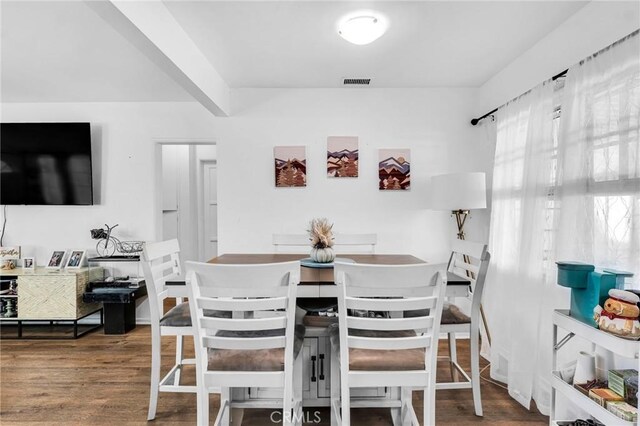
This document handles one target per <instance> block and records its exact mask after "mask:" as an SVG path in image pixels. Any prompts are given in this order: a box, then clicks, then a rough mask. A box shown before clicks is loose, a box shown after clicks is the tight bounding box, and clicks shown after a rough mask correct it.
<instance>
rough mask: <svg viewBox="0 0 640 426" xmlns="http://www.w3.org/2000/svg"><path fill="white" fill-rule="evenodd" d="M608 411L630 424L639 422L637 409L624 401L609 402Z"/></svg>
mask: <svg viewBox="0 0 640 426" xmlns="http://www.w3.org/2000/svg"><path fill="white" fill-rule="evenodd" d="M607 410H609V411H611V412H612V413H613V414H615V415H616V416H618V417H620V418H621V419H623V420H626V421H628V422H635V421H637V420H638V410H637V409H636V407H634V406H632V405H629V404H627V403H626V402H624V401H610V402H607Z"/></svg>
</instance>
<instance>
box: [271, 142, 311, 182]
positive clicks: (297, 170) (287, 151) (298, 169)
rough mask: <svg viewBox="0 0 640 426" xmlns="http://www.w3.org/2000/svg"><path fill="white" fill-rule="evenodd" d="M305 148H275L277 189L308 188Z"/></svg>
mask: <svg viewBox="0 0 640 426" xmlns="http://www.w3.org/2000/svg"><path fill="white" fill-rule="evenodd" d="M305 150H306V148H305V147H304V146H276V147H274V148H273V155H274V157H275V167H276V174H275V178H276V187H277V188H284V187H297V186H307V156H306V151H305Z"/></svg>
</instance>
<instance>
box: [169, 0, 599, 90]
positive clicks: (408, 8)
mask: <svg viewBox="0 0 640 426" xmlns="http://www.w3.org/2000/svg"><path fill="white" fill-rule="evenodd" d="M164 3H165V5H166V6H167V7H168V8H169V10H170V11H171V13H172V14H173V15H174V17H175V18H176V19H177V21H178V22H179V23H180V24H181V25H182V27H183V28H184V29H185V30H186V31H187V33H188V34H189V35H190V37H191V38H192V39H193V41H194V42H195V43H196V44H197V45H198V47H199V48H200V50H202V52H203V53H204V54H205V55H206V57H207V58H208V59H209V61H210V62H211V63H212V65H213V66H214V67H215V68H216V69H217V70H218V72H219V73H220V74H221V76H222V77H223V78H224V79H225V80H226V82H227V83H228V84H229V86H231V87H338V86H339V85H340V84H341V78H343V77H356V78H360V77H373V79H374V82H373V83H374V85H375V86H376V87H433V86H438V87H443V86H448V87H451V86H456V87H459V86H464V87H478V86H480V85H482V84H483V83H484V82H486V81H487V80H488V79H489V78H490V77H491V76H492V75H493V74H495V73H496V72H498V71H500V70H501V69H502V68H504V67H505V66H506V65H507V64H509V63H510V62H511V61H513V60H514V59H516V58H517V57H518V56H520V55H521V54H522V53H523V52H524V51H525V50H527V49H528V48H530V47H531V46H532V45H534V44H535V43H536V42H537V41H538V40H540V39H541V38H542V37H544V36H545V35H546V34H548V33H549V32H550V31H552V30H553V29H554V28H556V27H557V26H558V25H559V24H560V23H562V22H563V21H564V20H566V19H567V18H568V17H569V16H571V15H572V14H574V13H575V12H576V11H577V10H578V9H580V8H581V7H583V6H584V5H585V4H586V3H587V2H578V1H552V2H548V1H502V2H485V1H470V2H469V1H467V2H459V1H417V2H416V1H409V2H405V1H380V2H366V3H365V2H358V1H356V2H354V1H284V2H282V1H280V2H277V1H275V2H272V1H270V2H244V1H241V2H238V1H236V2H206V1H205V2H203V1H175V0H172V1H166V0H165V1H164ZM363 6H370V8H371V9H374V10H377V11H379V12H381V13H383V14H385V15H386V16H387V18H388V19H389V30H388V31H387V34H385V35H384V36H382V37H381V38H380V39H378V40H377V41H375V42H374V43H372V44H370V45H366V46H356V45H352V44H350V43H347V42H346V41H344V40H343V39H342V38H341V37H340V36H339V35H338V34H337V33H336V30H335V26H336V22H337V21H338V20H339V19H340V18H341V17H342V16H343V15H345V14H347V13H349V12H352V11H354V10H358V9H362V8H363Z"/></svg>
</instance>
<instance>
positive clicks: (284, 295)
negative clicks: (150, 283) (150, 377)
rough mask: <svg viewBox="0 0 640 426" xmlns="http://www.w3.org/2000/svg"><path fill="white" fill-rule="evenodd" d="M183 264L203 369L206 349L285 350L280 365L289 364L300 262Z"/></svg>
mask: <svg viewBox="0 0 640 426" xmlns="http://www.w3.org/2000/svg"><path fill="white" fill-rule="evenodd" d="M186 268H187V271H188V275H187V276H188V279H189V300H190V306H191V316H192V320H193V324H194V328H195V335H196V351H200V352H201V355H202V358H201V360H202V362H203V363H204V364H203V365H202V366H203V367H204V370H205V371H206V370H207V368H206V365H207V364H206V362H207V356H206V351H207V350H208V349H209V348H212V349H232V350H234V349H235V350H254V349H256V350H257V349H274V348H286V349H285V365H292V363H293V349H292V348H293V338H294V326H295V311H296V309H295V299H296V288H297V284H298V283H299V282H300V279H299V276H300V262H298V261H296V262H282V263H269V264H253V265H221V264H210V263H201V262H186ZM206 310H215V311H227V312H232V315H233V317H232V318H216V317H210V316H206V315H205V311H206ZM283 329H284V330H285V333H281V334H280V335H270V334H269V333H265V335H264V336H261V335H258V336H257V335H256V334H255V333H252V332H258V334H259V332H266V331H268V330H283ZM243 332H245V333H246V334H243ZM225 334H226V335H225ZM282 334H283V335H282ZM230 336H232V337H230ZM287 362H289V364H287Z"/></svg>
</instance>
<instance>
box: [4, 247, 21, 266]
mask: <svg viewBox="0 0 640 426" xmlns="http://www.w3.org/2000/svg"><path fill="white" fill-rule="evenodd" d="M19 262H20V246H16V247H0V269H5V270H11V269H15V268H16V267H17V266H18V263H19Z"/></svg>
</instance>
